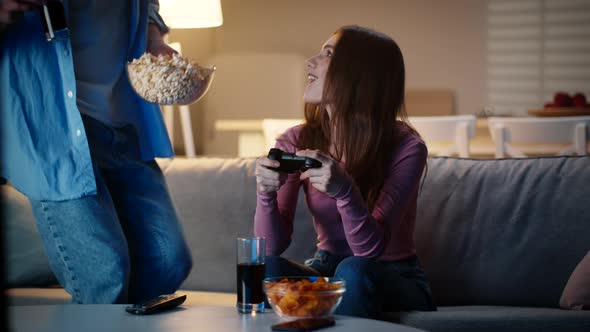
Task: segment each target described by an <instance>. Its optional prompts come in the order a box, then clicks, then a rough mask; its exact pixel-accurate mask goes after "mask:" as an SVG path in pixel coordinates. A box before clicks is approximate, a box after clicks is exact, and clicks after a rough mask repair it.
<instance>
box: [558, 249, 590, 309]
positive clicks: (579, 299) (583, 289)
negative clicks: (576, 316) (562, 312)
mask: <svg viewBox="0 0 590 332" xmlns="http://www.w3.org/2000/svg"><path fill="white" fill-rule="evenodd" d="M559 305H560V306H561V307H562V308H566V309H585V310H590V251H588V253H587V254H586V256H584V258H583V259H582V261H581V262H580V263H579V264H578V266H576V269H575V270H574V272H573V273H572V275H571V276H570V278H569V280H568V281H567V284H566V285H565V288H564V289H563V293H562V294H561V299H560V300H559Z"/></svg>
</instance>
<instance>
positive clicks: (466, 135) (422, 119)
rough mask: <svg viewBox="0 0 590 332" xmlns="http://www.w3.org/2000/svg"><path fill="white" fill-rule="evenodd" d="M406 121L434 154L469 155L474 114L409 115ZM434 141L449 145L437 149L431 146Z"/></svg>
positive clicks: (472, 135) (473, 131) (473, 134)
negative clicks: (448, 145)
mask: <svg viewBox="0 0 590 332" xmlns="http://www.w3.org/2000/svg"><path fill="white" fill-rule="evenodd" d="M408 121H409V122H410V124H411V125H412V126H413V127H414V128H415V129H416V131H418V133H419V134H420V136H422V139H423V140H424V141H425V142H426V145H427V146H428V147H429V151H430V152H434V154H435V155H437V156H450V155H453V154H458V155H459V157H462V158H467V157H469V155H470V152H469V141H470V140H471V139H472V138H473V137H475V121H476V118H475V115H449V116H410V117H408ZM436 143H451V145H450V147H447V148H441V149H440V150H438V151H437V149H434V148H431V147H432V146H434V145H435V144H436Z"/></svg>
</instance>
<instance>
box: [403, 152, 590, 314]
mask: <svg viewBox="0 0 590 332" xmlns="http://www.w3.org/2000/svg"><path fill="white" fill-rule="evenodd" d="M589 197H590V157H589V156H581V157H545V158H523V159H495V160H472V159H458V158H431V159H429V160H428V172H427V175H426V178H425V182H424V184H423V187H422V190H421V192H420V196H419V201H418V216H417V220H416V232H415V238H416V246H417V251H418V255H419V257H420V258H421V260H422V263H423V266H424V269H425V270H426V274H427V276H428V277H429V279H430V281H431V286H432V290H433V295H434V297H435V301H436V302H437V304H438V305H463V304H482V305H519V306H546V307H557V306H558V303H559V298H560V295H561V292H562V290H563V287H564V286H565V284H566V282H567V280H568V278H569V276H570V273H571V271H573V269H574V267H575V266H576V264H578V262H579V261H580V260H581V259H582V257H583V256H584V255H585V254H586V252H588V250H589V249H590V241H588V239H590V210H589V209H588V201H589Z"/></svg>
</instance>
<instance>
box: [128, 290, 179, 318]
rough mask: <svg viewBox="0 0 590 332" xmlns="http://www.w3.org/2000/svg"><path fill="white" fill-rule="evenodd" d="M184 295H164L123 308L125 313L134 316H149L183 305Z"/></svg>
mask: <svg viewBox="0 0 590 332" xmlns="http://www.w3.org/2000/svg"><path fill="white" fill-rule="evenodd" d="M185 300H186V295H177V294H166V295H160V296H157V297H155V298H153V299H151V300H147V301H144V302H141V303H136V304H133V305H130V306H127V307H125V311H127V312H128V313H131V314H135V315H149V314H155V313H157V312H162V311H165V310H168V309H172V308H174V307H177V306H179V305H181V304H182V303H184V301H185Z"/></svg>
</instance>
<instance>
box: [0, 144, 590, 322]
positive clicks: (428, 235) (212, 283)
mask: <svg viewBox="0 0 590 332" xmlns="http://www.w3.org/2000/svg"><path fill="white" fill-rule="evenodd" d="M160 165H161V167H162V169H163V170H164V173H165V174H166V178H167V181H168V185H169V188H170V192H171V195H172V197H173V200H174V203H175V205H176V207H177V209H178V213H179V215H180V217H181V219H182V220H183V223H184V231H185V234H186V238H187V241H188V243H189V246H190V248H191V250H192V254H193V259H194V268H193V271H192V272H191V274H190V275H189V277H188V279H187V280H186V281H185V283H184V284H183V285H182V290H183V291H184V292H187V293H189V301H188V305H201V304H212V305H227V306H233V305H234V303H235V296H234V295H233V294H234V290H235V272H234V271H235V267H234V265H235V244H234V238H235V237H237V236H243V235H250V234H252V224H253V216H254V210H255V206H256V204H255V202H256V201H255V200H256V197H255V178H254V160H253V159H221V158H197V159H181V158H177V159H175V160H172V161H170V160H161V161H160ZM4 187H5V188H4V189H3V193H4V196H3V197H4V203H3V204H4V211H5V213H6V214H7V215H6V216H5V218H3V227H5V230H6V233H7V240H8V249H7V256H8V257H7V262H8V264H7V270H8V271H7V272H8V274H7V276H8V278H7V279H8V282H9V285H10V286H12V288H11V289H8V290H7V291H6V293H7V294H8V300H9V302H10V303H11V304H12V305H22V304H31V303H33V304H40V303H64V302H67V301H68V296H67V294H66V293H65V292H64V291H63V290H62V289H60V288H49V289H48V288H46V287H43V288H41V287H40V286H46V285H47V284H48V283H51V279H52V278H51V272H50V271H49V270H48V267H47V262H46V258H45V257H44V255H43V250H42V247H41V245H40V243H39V240H38V236H37V235H36V234H35V228H34V226H33V222H32V217H31V214H30V211H29V210H28V206H27V203H26V200H24V199H23V197H22V196H20V194H18V193H17V192H16V191H14V190H10V188H6V186H4ZM589 202H590V157H587V156H586V157H546V158H527V159H500V160H471V159H456V158H430V159H429V160H428V169H427V175H426V177H425V180H424V183H423V186H422V189H421V194H420V196H419V205H418V209H419V211H418V219H417V223H416V232H415V238H416V243H417V250H418V254H419V256H420V259H421V261H422V265H423V266H424V269H425V270H426V273H427V276H428V277H429V279H430V282H431V286H432V290H433V294H434V297H435V300H436V303H437V305H438V306H439V310H438V311H436V312H402V313H399V312H398V313H390V314H389V315H388V316H387V317H386V319H389V320H392V321H395V322H400V323H402V324H408V325H412V326H415V327H419V328H422V329H425V330H428V331H590V311H570V310H564V309H560V308H559V307H558V303H559V298H560V296H561V292H562V290H563V288H564V286H565V284H566V282H567V280H568V277H569V276H570V274H571V272H572V270H573V269H574V267H575V266H576V264H577V263H578V262H579V261H580V260H581V259H582V257H584V255H585V254H586V252H588V251H589V250H590V241H589V240H588V239H590V210H589V208H588V203H589ZM24 243H26V245H25V244H24ZM314 246H315V232H314V229H313V226H312V224H311V222H310V216H309V213H308V212H307V209H306V208H305V204H304V203H303V202H302V201H301V197H300V203H299V208H298V209H297V213H296V227H295V233H294V239H293V244H292V245H291V247H290V248H289V249H288V251H287V253H286V256H287V257H289V258H292V259H295V260H299V261H302V260H304V259H305V258H308V257H310V256H311V255H312V254H313V252H314V250H315V248H314Z"/></svg>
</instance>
